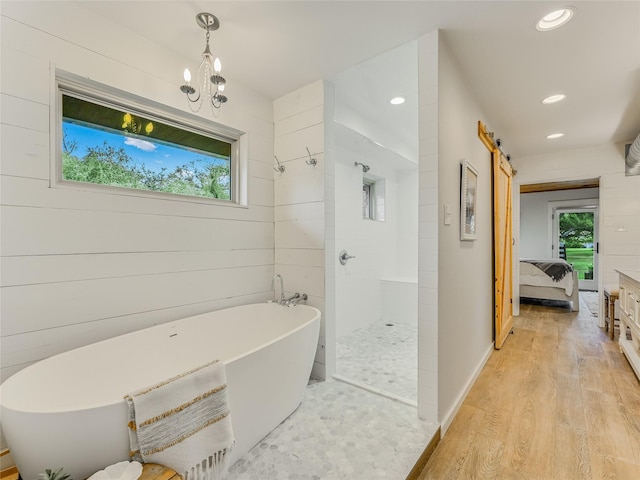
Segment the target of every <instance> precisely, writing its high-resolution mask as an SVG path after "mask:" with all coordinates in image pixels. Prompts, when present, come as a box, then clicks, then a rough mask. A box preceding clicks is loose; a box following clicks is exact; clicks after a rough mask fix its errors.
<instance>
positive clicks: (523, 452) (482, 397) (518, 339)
mask: <svg viewBox="0 0 640 480" xmlns="http://www.w3.org/2000/svg"><path fill="white" fill-rule="evenodd" d="M513 332H514V333H513V335H511V336H509V338H508V339H507V341H506V343H505V346H504V347H503V349H502V350H499V351H495V352H494V353H493V354H492V356H491V358H490V359H489V361H488V362H487V365H486V366H485V368H484V369H483V371H482V373H481V374H480V377H479V378H478V380H477V382H476V383H475V385H474V386H473V388H472V390H471V392H470V393H469V396H468V397H467V399H466V400H465V401H464V404H463V405H462V407H461V408H460V411H459V413H458V414H457V416H456V418H455V419H454V421H453V422H452V424H451V426H450V428H449V430H448V431H447V432H446V434H445V436H444V438H443V439H442V441H441V442H440V444H439V445H438V447H437V448H436V450H435V452H434V453H433V456H432V457H431V458H430V460H429V461H428V463H427V465H426V466H425V468H424V470H423V471H422V473H421V474H420V475H419V477H418V480H426V479H434V480H447V479H451V480H453V479H499V480H505V479H518V480H525V479H532V480H552V479H558V480H572V479H598V480H600V479H624V480H639V479H640V383H639V382H638V380H637V378H636V377H635V375H634V373H633V371H632V370H631V367H630V366H629V364H628V363H627V361H626V359H625V358H624V356H623V355H622V354H621V353H620V351H619V349H618V345H617V338H618V336H617V332H616V343H614V342H612V341H611V340H610V339H609V338H608V336H607V335H606V334H605V333H604V332H603V331H602V329H600V328H599V327H597V326H596V324H595V322H594V320H593V317H592V316H591V313H590V312H589V309H588V308H587V306H586V305H585V304H584V302H582V304H581V306H580V313H579V314H578V313H574V312H570V311H568V309H567V310H564V309H558V308H550V307H545V306H538V305H521V309H520V316H519V317H516V319H515V324H514V329H513Z"/></svg>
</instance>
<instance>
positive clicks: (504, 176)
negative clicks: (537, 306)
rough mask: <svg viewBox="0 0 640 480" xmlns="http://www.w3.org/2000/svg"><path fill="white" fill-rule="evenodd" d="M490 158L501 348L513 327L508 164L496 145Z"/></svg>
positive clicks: (497, 330)
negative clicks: (491, 165)
mask: <svg viewBox="0 0 640 480" xmlns="http://www.w3.org/2000/svg"><path fill="white" fill-rule="evenodd" d="M491 157H492V162H493V232H494V233H493V234H494V240H493V242H494V269H495V285H494V294H495V348H496V349H500V348H501V347H502V345H503V344H504V342H505V340H506V339H507V337H508V336H509V333H510V332H511V329H512V327H513V303H512V298H513V292H512V285H513V283H512V281H511V279H512V271H513V269H512V267H513V266H512V264H511V263H512V255H511V251H512V245H513V240H512V239H513V235H512V230H511V218H512V216H511V179H512V177H513V170H512V169H511V164H509V162H508V161H507V159H506V158H505V156H504V155H503V154H502V152H501V151H500V150H499V149H497V148H496V149H494V150H493V151H492V152H491Z"/></svg>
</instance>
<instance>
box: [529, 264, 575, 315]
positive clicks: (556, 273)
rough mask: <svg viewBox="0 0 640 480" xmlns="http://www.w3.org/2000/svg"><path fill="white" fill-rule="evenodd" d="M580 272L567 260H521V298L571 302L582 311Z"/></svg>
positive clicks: (573, 307) (572, 306)
mask: <svg viewBox="0 0 640 480" xmlns="http://www.w3.org/2000/svg"><path fill="white" fill-rule="evenodd" d="M578 295H579V290H578V272H577V271H576V270H574V269H573V267H572V266H571V264H569V263H567V262H566V261H565V260H561V259H553V260H520V297H521V298H522V297H525V298H535V299H540V300H560V301H565V302H571V304H572V305H571V309H572V310H573V311H574V312H577V311H579V310H580V299H579V296H578Z"/></svg>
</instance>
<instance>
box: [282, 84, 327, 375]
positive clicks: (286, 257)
mask: <svg viewBox="0 0 640 480" xmlns="http://www.w3.org/2000/svg"><path fill="white" fill-rule="evenodd" d="M324 88H325V87H324V82H323V81H317V82H314V83H312V84H310V85H307V86H306V87H303V88H301V89H299V90H296V91H294V92H291V93H289V94H287V95H285V96H283V97H280V98H278V99H276V100H275V101H274V102H273V110H274V112H273V113H274V132H275V140H274V154H275V156H276V157H277V158H278V161H279V162H280V163H281V164H282V165H284V167H285V171H284V172H282V173H280V172H276V175H275V180H274V204H275V271H276V272H277V273H279V274H281V275H282V277H283V279H284V288H285V292H286V294H287V295H291V294H293V293H295V292H298V293H301V294H302V293H306V294H307V295H308V297H309V298H308V300H307V302H306V303H307V304H308V305H312V306H314V307H316V308H318V309H320V311H322V312H323V315H322V324H321V327H320V338H319V340H318V349H317V354H316V359H315V363H314V366H313V376H314V377H317V378H325V376H326V363H325V352H326V349H325V345H326V340H325V339H326V327H327V321H326V315H325V314H324V313H325V172H326V168H325V167H326V162H325V155H324V151H325V135H324V128H325V127H324V103H325V101H324V98H325V96H324ZM307 148H308V149H309V152H310V153H311V157H312V158H315V159H316V160H317V164H316V165H315V166H313V165H309V164H307V161H309V160H310V159H309V154H308V153H307ZM273 163H274V165H275V164H276V162H275V160H273Z"/></svg>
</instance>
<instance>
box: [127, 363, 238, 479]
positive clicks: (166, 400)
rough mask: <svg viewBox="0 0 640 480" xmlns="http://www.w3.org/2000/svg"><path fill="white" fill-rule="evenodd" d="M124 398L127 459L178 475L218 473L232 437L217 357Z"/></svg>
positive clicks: (195, 476) (209, 476)
mask: <svg viewBox="0 0 640 480" xmlns="http://www.w3.org/2000/svg"><path fill="white" fill-rule="evenodd" d="M125 399H126V401H127V407H128V421H129V423H128V426H129V441H130V445H131V457H132V459H133V460H137V461H139V462H144V463H159V464H161V465H165V466H167V467H170V468H172V469H173V470H175V471H176V472H177V473H180V474H181V475H182V478H183V479H184V480H217V479H222V478H224V476H225V475H226V473H227V469H228V466H229V465H228V459H229V456H230V455H229V452H230V451H231V449H232V448H233V446H234V444H235V439H234V436H233V429H232V426H231V417H230V412H229V405H228V402H227V385H226V375H225V370H224V364H223V363H222V362H220V361H218V360H216V361H214V362H212V363H209V364H206V365H203V366H201V367H198V368H195V369H193V370H190V371H188V372H185V373H183V374H181V375H177V376H175V377H173V378H170V379H168V380H166V381H164V382H161V383H159V384H157V385H153V386H150V387H147V388H144V389H142V390H139V391H137V392H135V393H132V394H129V395H127V396H126V397H125Z"/></svg>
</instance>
